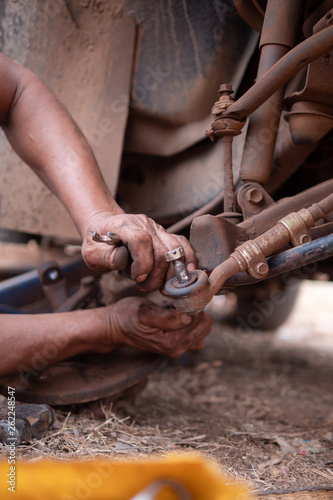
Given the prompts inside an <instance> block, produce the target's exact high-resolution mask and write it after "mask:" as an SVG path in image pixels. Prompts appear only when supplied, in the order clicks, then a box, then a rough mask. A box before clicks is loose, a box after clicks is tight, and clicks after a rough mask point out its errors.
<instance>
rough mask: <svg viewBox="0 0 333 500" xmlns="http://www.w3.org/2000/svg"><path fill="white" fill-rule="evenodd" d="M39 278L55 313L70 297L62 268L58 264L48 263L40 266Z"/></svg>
mask: <svg viewBox="0 0 333 500" xmlns="http://www.w3.org/2000/svg"><path fill="white" fill-rule="evenodd" d="M38 276H39V279H40V283H41V286H42V289H43V292H44V293H45V296H46V297H47V299H48V301H49V302H50V304H51V307H52V309H53V311H56V310H57V309H58V307H60V305H61V304H63V303H64V302H65V301H66V300H67V299H68V296H69V293H68V287H67V281H66V278H65V276H64V273H63V272H62V269H61V267H60V266H59V265H58V264H57V263H56V262H46V263H45V264H42V265H41V266H39V268H38Z"/></svg>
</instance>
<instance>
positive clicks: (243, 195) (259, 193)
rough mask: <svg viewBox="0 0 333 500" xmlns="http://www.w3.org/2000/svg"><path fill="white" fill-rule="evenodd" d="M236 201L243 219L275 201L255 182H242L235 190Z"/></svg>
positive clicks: (257, 212)
mask: <svg viewBox="0 0 333 500" xmlns="http://www.w3.org/2000/svg"><path fill="white" fill-rule="evenodd" d="M236 201H237V204H238V206H239V209H240V211H241V212H242V214H243V218H244V220H246V219H249V218H250V217H252V216H253V215H256V214H259V213H260V212H261V211H262V210H264V209H265V208H267V207H269V206H270V205H272V204H273V203H275V202H274V200H273V198H271V196H270V195H269V194H268V193H267V191H266V190H265V189H264V188H263V187H262V186H261V185H260V184H257V183H255V182H252V183H247V184H243V185H242V186H241V187H240V188H239V189H238V190H237V193H236Z"/></svg>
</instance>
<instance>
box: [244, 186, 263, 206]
mask: <svg viewBox="0 0 333 500" xmlns="http://www.w3.org/2000/svg"><path fill="white" fill-rule="evenodd" d="M246 199H247V201H249V202H250V203H254V204H255V205H257V204H259V203H260V202H261V201H263V199H264V195H263V193H262V192H261V191H260V189H258V188H251V189H249V190H248V191H247V193H246Z"/></svg>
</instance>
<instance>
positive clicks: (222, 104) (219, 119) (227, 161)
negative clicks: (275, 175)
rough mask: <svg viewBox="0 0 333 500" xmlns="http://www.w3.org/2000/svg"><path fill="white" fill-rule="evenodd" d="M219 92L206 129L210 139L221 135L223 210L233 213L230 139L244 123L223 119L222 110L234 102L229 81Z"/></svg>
mask: <svg viewBox="0 0 333 500" xmlns="http://www.w3.org/2000/svg"><path fill="white" fill-rule="evenodd" d="M219 93H220V94H221V97H220V99H219V100H218V101H217V102H216V103H215V104H214V106H213V108H212V114H213V115H214V116H215V120H214V122H213V123H212V127H211V129H210V130H208V131H206V135H208V136H209V137H210V138H211V140H214V139H215V137H219V136H222V148H223V149H222V151H223V174H224V204H223V206H224V212H225V213H233V212H234V211H235V204H234V177H233V171H232V141H233V138H234V136H235V135H238V134H240V131H241V129H242V127H243V125H244V123H243V122H242V121H239V120H234V119H230V118H226V119H224V118H223V116H222V113H223V111H225V110H226V109H228V108H229V106H231V104H232V103H233V102H234V99H233V97H232V96H231V94H232V93H233V89H232V85H231V84H230V83H226V84H222V85H221V86H220V90H219Z"/></svg>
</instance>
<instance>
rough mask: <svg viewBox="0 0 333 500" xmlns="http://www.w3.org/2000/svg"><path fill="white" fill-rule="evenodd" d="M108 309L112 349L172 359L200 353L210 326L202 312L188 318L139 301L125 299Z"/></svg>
mask: <svg viewBox="0 0 333 500" xmlns="http://www.w3.org/2000/svg"><path fill="white" fill-rule="evenodd" d="M108 308H109V309H108V313H109V316H108V320H109V325H108V329H107V330H108V331H107V335H108V338H109V339H110V340H109V342H110V344H111V345H113V346H114V345H118V344H125V345H129V346H132V347H136V348H137V349H143V350H145V351H150V352H155V353H157V354H161V355H163V356H168V357H171V358H176V357H179V356H181V355H182V354H183V353H184V352H185V351H187V350H191V351H196V350H199V349H202V348H203V346H204V339H205V337H206V335H208V333H209V332H210V327H211V324H212V320H211V318H210V316H208V315H207V314H206V313H204V312H201V313H199V314H196V315H195V316H188V315H187V314H184V313H180V312H178V311H176V310H175V309H166V308H164V307H160V306H157V305H155V304H154V303H153V302H151V301H150V300H148V299H142V298H139V297H126V298H125V299H122V300H120V301H119V302H117V303H116V304H112V305H111V306H108Z"/></svg>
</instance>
